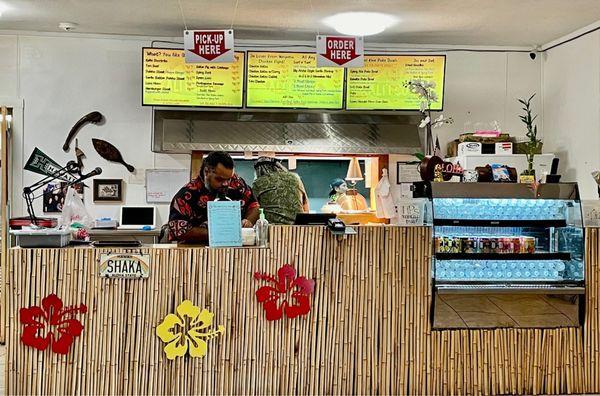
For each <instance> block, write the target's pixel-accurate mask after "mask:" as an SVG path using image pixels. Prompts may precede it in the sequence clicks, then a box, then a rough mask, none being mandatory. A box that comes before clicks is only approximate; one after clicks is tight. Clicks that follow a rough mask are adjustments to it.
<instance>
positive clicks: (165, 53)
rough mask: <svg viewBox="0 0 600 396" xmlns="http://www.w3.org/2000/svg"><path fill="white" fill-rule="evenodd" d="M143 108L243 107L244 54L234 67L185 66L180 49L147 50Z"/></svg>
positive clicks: (202, 64) (144, 70)
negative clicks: (150, 106) (149, 106)
mask: <svg viewBox="0 0 600 396" xmlns="http://www.w3.org/2000/svg"><path fill="white" fill-rule="evenodd" d="M143 68H144V69H143V87H142V104H144V105H152V106H200V107H242V103H243V102H242V98H243V81H244V53H243V52H236V53H235V62H234V63H188V64H186V63H185V57H184V52H183V50H181V49H163V48H144V56H143Z"/></svg>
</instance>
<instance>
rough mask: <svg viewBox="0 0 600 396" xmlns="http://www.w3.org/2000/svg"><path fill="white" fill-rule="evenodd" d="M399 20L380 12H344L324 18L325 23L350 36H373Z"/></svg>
mask: <svg viewBox="0 0 600 396" xmlns="http://www.w3.org/2000/svg"><path fill="white" fill-rule="evenodd" d="M396 22H398V18H396V17H393V16H391V15H388V14H382V13H380V12H342V13H340V14H335V15H332V16H330V17H327V18H325V19H323V23H325V24H326V25H327V26H330V27H332V28H334V29H335V30H336V31H337V32H338V33H341V34H346V35H348V36H372V35H374V34H378V33H381V32H383V31H384V30H385V29H387V28H389V27H390V26H393V25H394V24H395V23H396Z"/></svg>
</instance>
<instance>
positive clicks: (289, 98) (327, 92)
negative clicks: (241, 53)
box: [246, 52, 344, 109]
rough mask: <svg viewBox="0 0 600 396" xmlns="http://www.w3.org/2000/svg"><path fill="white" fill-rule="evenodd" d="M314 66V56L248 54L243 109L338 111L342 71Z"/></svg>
mask: <svg viewBox="0 0 600 396" xmlns="http://www.w3.org/2000/svg"><path fill="white" fill-rule="evenodd" d="M316 66H317V60H316V54H314V53H298V52H248V67H247V75H246V78H247V92H246V106H247V107H271V108H307V109H341V108H342V107H343V92H344V69H343V68H331V67H316Z"/></svg>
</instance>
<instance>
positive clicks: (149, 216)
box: [119, 206, 156, 230]
mask: <svg viewBox="0 0 600 396" xmlns="http://www.w3.org/2000/svg"><path fill="white" fill-rule="evenodd" d="M119 224H120V226H119V228H121V229H126V230H140V229H148V228H149V229H155V228H156V208H155V207H154V206H121V217H120V219H119Z"/></svg>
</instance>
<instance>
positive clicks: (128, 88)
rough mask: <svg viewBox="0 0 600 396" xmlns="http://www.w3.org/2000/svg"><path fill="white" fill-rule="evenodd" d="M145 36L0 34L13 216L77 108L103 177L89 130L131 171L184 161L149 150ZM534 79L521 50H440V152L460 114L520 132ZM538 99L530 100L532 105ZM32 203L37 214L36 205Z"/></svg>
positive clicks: (534, 68) (136, 192) (120, 172)
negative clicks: (33, 165)
mask: <svg viewBox="0 0 600 396" xmlns="http://www.w3.org/2000/svg"><path fill="white" fill-rule="evenodd" d="M150 43H151V39H150V38H147V39H146V38H134V37H126V38H119V37H116V36H115V37H93V36H91V37H90V36H84V35H78V36H76V37H65V36H64V35H56V36H49V35H33V34H25V33H24V34H22V35H0V49H4V48H8V50H7V51H8V53H9V54H11V55H13V56H10V57H4V56H3V57H2V58H1V59H2V60H0V89H1V91H0V98H3V97H5V96H8V97H11V98H13V99H15V100H17V101H20V100H22V102H23V103H24V109H23V117H22V120H20V122H17V124H16V125H15V130H16V134H17V136H15V141H14V145H13V147H14V149H15V161H14V162H15V164H14V166H13V172H14V174H13V175H14V186H13V192H14V193H13V198H14V205H13V215H16V214H23V209H22V202H21V198H20V194H19V193H18V191H20V190H21V189H22V186H23V183H24V184H25V185H27V184H31V183H32V182H34V181H36V180H37V179H38V177H37V176H36V175H34V174H32V173H30V172H22V171H21V169H22V167H23V159H25V160H26V159H27V157H28V156H29V154H30V153H31V151H32V150H33V148H34V147H36V146H37V147H39V148H40V149H41V150H42V151H44V152H46V153H47V154H48V155H50V156H51V157H53V158H54V159H55V160H57V161H58V162H59V163H66V161H68V160H70V159H73V158H74V156H73V154H72V152H71V153H64V152H63V151H62V148H61V147H62V144H63V142H64V139H65V137H66V134H67V133H68V131H69V129H70V128H71V126H72V125H73V124H74V123H75V122H76V121H77V120H78V119H79V118H80V117H81V116H82V115H84V114H87V113H88V112H90V111H93V110H98V111H100V112H102V113H103V114H104V115H105V116H106V119H107V121H106V124H105V125H103V126H95V125H87V126H86V127H84V128H83V129H82V130H81V131H80V133H79V135H78V136H79V143H80V148H81V149H82V150H83V151H84V152H85V154H86V155H87V159H86V161H85V164H86V169H87V170H91V169H93V168H94V167H96V166H100V167H102V169H103V170H104V172H103V174H102V176H101V177H103V178H122V179H124V180H125V181H126V182H127V181H128V180H129V174H128V172H127V170H126V169H125V168H124V167H122V166H121V165H117V164H110V163H107V162H106V161H104V160H103V159H101V158H100V157H99V156H98V154H97V153H96V152H95V150H94V149H93V147H92V145H91V140H90V139H91V138H92V137H99V138H101V139H104V140H107V141H110V142H111V143H113V144H114V145H115V146H117V147H118V148H119V149H120V150H121V153H122V154H123V156H124V158H125V159H126V160H127V161H128V162H130V163H132V164H133V165H134V166H135V167H136V168H138V169H139V170H143V169H147V168H152V167H156V168H188V167H189V156H187V155H177V156H172V155H164V154H153V153H151V151H150V141H151V122H152V120H151V109H150V108H148V107H142V106H141V71H142V66H141V48H142V47H143V46H149V45H150ZM379 47H381V46H379ZM367 48H369V47H367ZM400 48H401V47H399V46H387V48H386V49H388V50H390V49H400ZM412 48H414V46H413V47H412ZM373 51H375V52H376V49H373ZM2 53H3V54H4V51H3V52H2ZM15 55H16V56H15ZM540 80H541V72H540V60H539V59H537V60H536V61H532V60H531V59H530V58H529V55H528V54H527V53H509V54H506V53H493V52H488V53H475V52H449V53H448V54H447V65H446V94H445V110H444V114H445V115H447V116H452V117H453V118H454V120H455V123H454V124H453V125H449V126H445V127H443V128H440V129H439V130H436V132H437V133H439V137H440V143H441V144H442V149H443V150H444V151H445V147H446V143H447V142H448V141H449V140H452V139H454V138H456V137H457V136H458V135H459V134H460V133H462V132H463V129H464V124H465V122H467V121H470V122H490V121H494V120H496V121H498V122H499V123H500V125H501V126H502V128H503V130H505V131H508V132H509V133H511V134H513V135H523V134H524V131H523V128H522V125H521V124H520V121H519V119H518V118H517V114H518V113H519V111H520V109H519V104H518V102H517V101H516V99H517V98H519V97H526V96H528V95H530V94H531V93H534V92H540ZM5 87H6V88H5ZM538 103H539V102H535V104H534V105H535V106H536V108H537V109H539V110H540V112H541V108H540V106H539V105H538ZM89 184H90V185H91V183H89ZM85 200H86V203H87V204H88V208H89V209H90V212H92V215H94V216H113V217H115V216H116V215H117V212H118V207H119V205H118V204H113V205H106V204H104V205H99V204H93V203H92V192H91V189H89V190H88V191H86V196H85ZM125 201H126V203H127V204H143V203H145V189H144V186H142V185H132V184H128V185H127V186H126V188H125ZM37 207H38V210H39V213H41V202H40V203H39V204H38V206H37ZM160 216H161V219H160V221H161V222H164V221H165V220H166V216H167V206H166V205H162V207H161V208H160Z"/></svg>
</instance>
